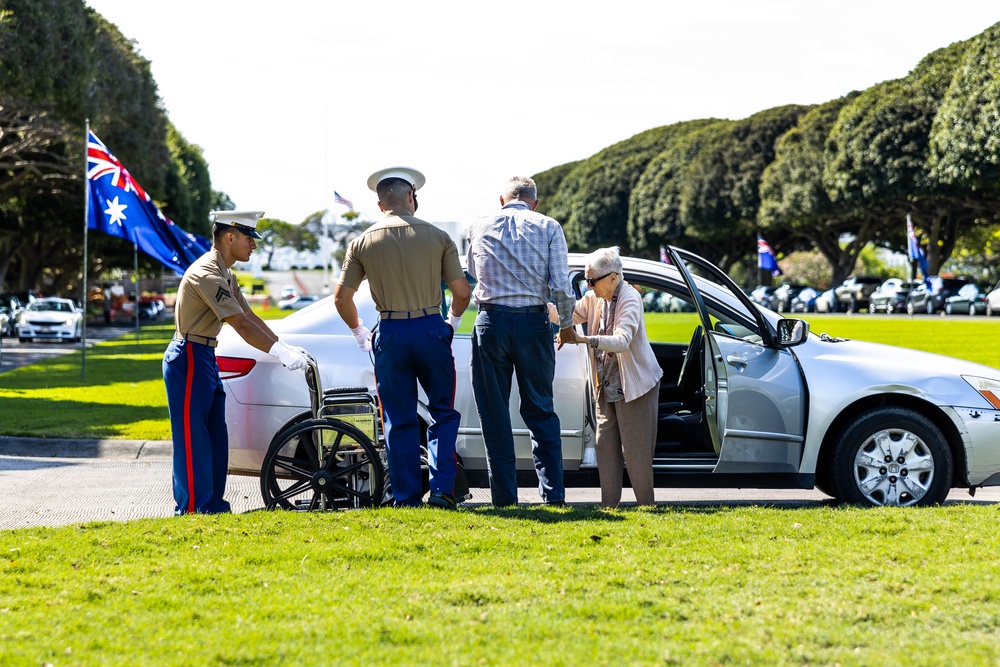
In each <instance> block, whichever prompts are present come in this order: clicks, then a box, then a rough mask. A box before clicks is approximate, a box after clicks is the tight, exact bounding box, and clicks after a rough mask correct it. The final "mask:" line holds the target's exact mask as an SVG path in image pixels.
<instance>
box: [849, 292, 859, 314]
mask: <svg viewBox="0 0 1000 667" xmlns="http://www.w3.org/2000/svg"><path fill="white" fill-rule="evenodd" d="M847 312H849V313H856V312H858V301H857V299H855V298H854V297H853V296H852V297H851V300H850V301H848V302H847Z"/></svg>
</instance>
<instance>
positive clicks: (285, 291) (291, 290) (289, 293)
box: [278, 285, 298, 301]
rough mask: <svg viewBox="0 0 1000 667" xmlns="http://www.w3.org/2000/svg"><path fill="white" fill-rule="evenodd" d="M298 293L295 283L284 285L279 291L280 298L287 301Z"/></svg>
mask: <svg viewBox="0 0 1000 667" xmlns="http://www.w3.org/2000/svg"><path fill="white" fill-rule="evenodd" d="M297 295H298V292H296V291H295V285H284V286H282V288H281V292H279V293H278V300H279V301H287V300H288V299H291V298H292V297H294V296H297Z"/></svg>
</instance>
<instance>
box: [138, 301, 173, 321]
mask: <svg viewBox="0 0 1000 667" xmlns="http://www.w3.org/2000/svg"><path fill="white" fill-rule="evenodd" d="M166 309H167V307H166V305H165V304H164V303H163V300H162V299H160V298H157V297H152V296H143V297H139V319H141V320H158V319H160V315H162V314H163V312H164V311H165V310H166Z"/></svg>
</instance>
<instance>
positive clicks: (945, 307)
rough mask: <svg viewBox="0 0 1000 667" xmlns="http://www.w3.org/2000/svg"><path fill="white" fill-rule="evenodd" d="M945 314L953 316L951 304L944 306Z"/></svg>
mask: <svg viewBox="0 0 1000 667" xmlns="http://www.w3.org/2000/svg"><path fill="white" fill-rule="evenodd" d="M927 314H928V315H930V313H927ZM944 314H945V315H951V314H952V312H951V304H950V303H946V304H945V305H944Z"/></svg>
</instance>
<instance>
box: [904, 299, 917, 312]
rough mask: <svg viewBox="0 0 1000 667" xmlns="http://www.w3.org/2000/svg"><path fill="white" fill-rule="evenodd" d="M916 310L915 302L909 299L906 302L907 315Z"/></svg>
mask: <svg viewBox="0 0 1000 667" xmlns="http://www.w3.org/2000/svg"><path fill="white" fill-rule="evenodd" d="M914 310H916V309H915V308H914V307H913V302H912V301H907V302H906V314H907V315H912V314H913V312H914Z"/></svg>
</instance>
